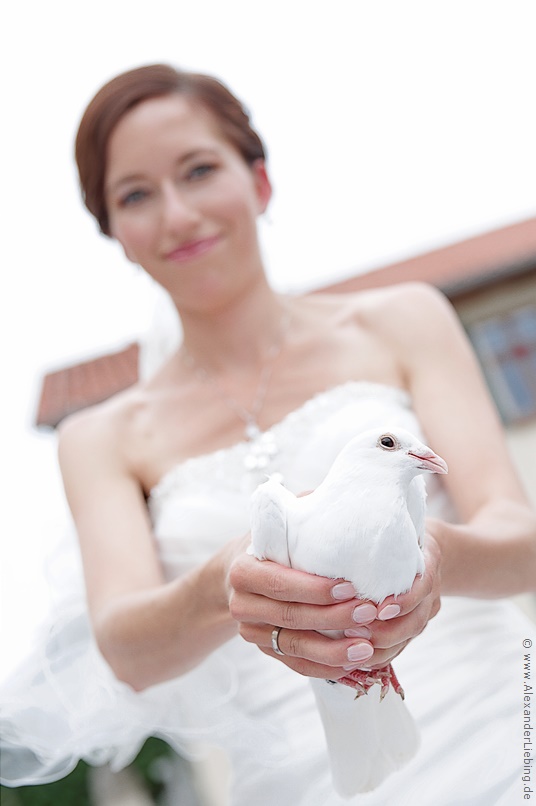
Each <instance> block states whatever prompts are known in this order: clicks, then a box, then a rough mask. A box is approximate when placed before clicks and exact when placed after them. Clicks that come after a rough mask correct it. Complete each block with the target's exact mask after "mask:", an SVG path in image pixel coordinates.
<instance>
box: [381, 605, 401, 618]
mask: <svg viewBox="0 0 536 806" xmlns="http://www.w3.org/2000/svg"><path fill="white" fill-rule="evenodd" d="M399 613H400V605H396V604H390V605H387V607H384V608H383V610H382V612H381V613H378V618H379V619H380V621H387V620H388V619H390V618H394V617H395V616H398V614H399Z"/></svg>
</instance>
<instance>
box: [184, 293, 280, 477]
mask: <svg viewBox="0 0 536 806" xmlns="http://www.w3.org/2000/svg"><path fill="white" fill-rule="evenodd" d="M289 325H290V312H289V310H288V308H285V311H284V313H283V316H282V319H281V324H280V327H279V334H278V336H277V339H276V341H275V342H274V343H273V344H272V346H271V347H270V349H269V350H268V353H267V356H266V359H265V361H264V364H263V366H262V368H261V372H260V376H259V382H258V384H257V389H256V391H255V396H254V398H253V402H252V404H251V406H250V408H246V407H245V406H243V405H242V404H241V403H240V402H239V401H238V400H236V398H234V397H232V396H231V395H229V394H228V393H227V392H226V391H225V389H224V388H223V387H222V385H221V384H220V383H219V381H218V380H217V378H215V377H214V375H213V374H212V373H211V372H209V371H208V370H207V369H206V368H205V367H203V366H201V365H200V364H199V363H198V362H197V361H196V359H195V358H194V357H193V355H192V354H191V353H190V352H189V351H188V350H187V349H186V347H184V345H183V357H184V362H185V364H186V366H188V367H189V368H190V369H191V370H192V371H193V372H194V374H195V375H196V376H197V378H199V380H200V381H202V382H203V383H207V384H209V385H210V386H211V388H212V390H213V391H214V393H215V394H216V395H217V396H218V397H219V398H221V400H222V401H223V402H224V403H225V404H226V405H227V406H228V407H229V408H230V409H231V410H232V411H234V413H235V414H236V415H237V417H239V418H240V420H242V422H243V423H244V440H245V442H247V444H248V450H247V453H246V455H245V457H244V467H245V469H246V470H247V471H249V472H250V473H254V472H258V471H262V472H263V473H267V472H268V471H269V470H270V469H271V466H272V463H273V461H274V459H275V457H276V456H277V454H278V453H279V447H278V445H277V442H276V439H275V435H274V433H273V431H272V430H270V429H269V430H268V431H261V428H260V426H259V419H258V418H259V416H260V413H261V411H262V408H263V406H264V403H265V400H266V395H267V394H268V388H269V386H270V381H271V379H272V375H273V371H274V367H275V364H276V362H277V359H278V358H279V356H280V355H281V352H282V350H283V347H284V344H285V339H286V335H287V332H288V329H289Z"/></svg>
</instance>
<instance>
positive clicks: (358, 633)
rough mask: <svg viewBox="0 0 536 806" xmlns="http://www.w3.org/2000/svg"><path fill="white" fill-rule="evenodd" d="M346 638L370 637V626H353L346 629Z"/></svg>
mask: <svg viewBox="0 0 536 806" xmlns="http://www.w3.org/2000/svg"><path fill="white" fill-rule="evenodd" d="M344 635H345V636H346V638H370V637H371V636H372V633H371V631H370V630H369V628H368V627H351V628H350V629H349V630H345V631H344Z"/></svg>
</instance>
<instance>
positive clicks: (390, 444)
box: [378, 434, 400, 451]
mask: <svg viewBox="0 0 536 806" xmlns="http://www.w3.org/2000/svg"><path fill="white" fill-rule="evenodd" d="M378 445H379V447H380V448H382V449H383V450H384V451H396V450H398V448H399V447H400V444H399V442H398V440H397V438H396V437H394V436H393V435H392V434H382V436H381V437H380V438H379V439H378Z"/></svg>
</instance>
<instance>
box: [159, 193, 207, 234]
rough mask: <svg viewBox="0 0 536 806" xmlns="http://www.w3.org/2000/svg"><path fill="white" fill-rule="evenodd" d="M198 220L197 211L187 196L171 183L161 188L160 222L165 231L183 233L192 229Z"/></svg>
mask: <svg viewBox="0 0 536 806" xmlns="http://www.w3.org/2000/svg"><path fill="white" fill-rule="evenodd" d="M199 219H200V214H199V211H198V210H197V209H196V207H195V206H194V205H193V203H192V202H191V200H190V199H188V197H187V194H185V193H182V192H181V191H180V189H179V188H177V187H176V185H174V184H172V183H169V184H166V185H164V186H163V187H162V194H161V220H162V225H163V226H164V228H165V229H166V230H169V231H172V232H181V233H183V232H184V231H185V230H186V231H188V230H189V229H191V228H192V227H194V226H195V225H196V224H197V223H198V221H199Z"/></svg>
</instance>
